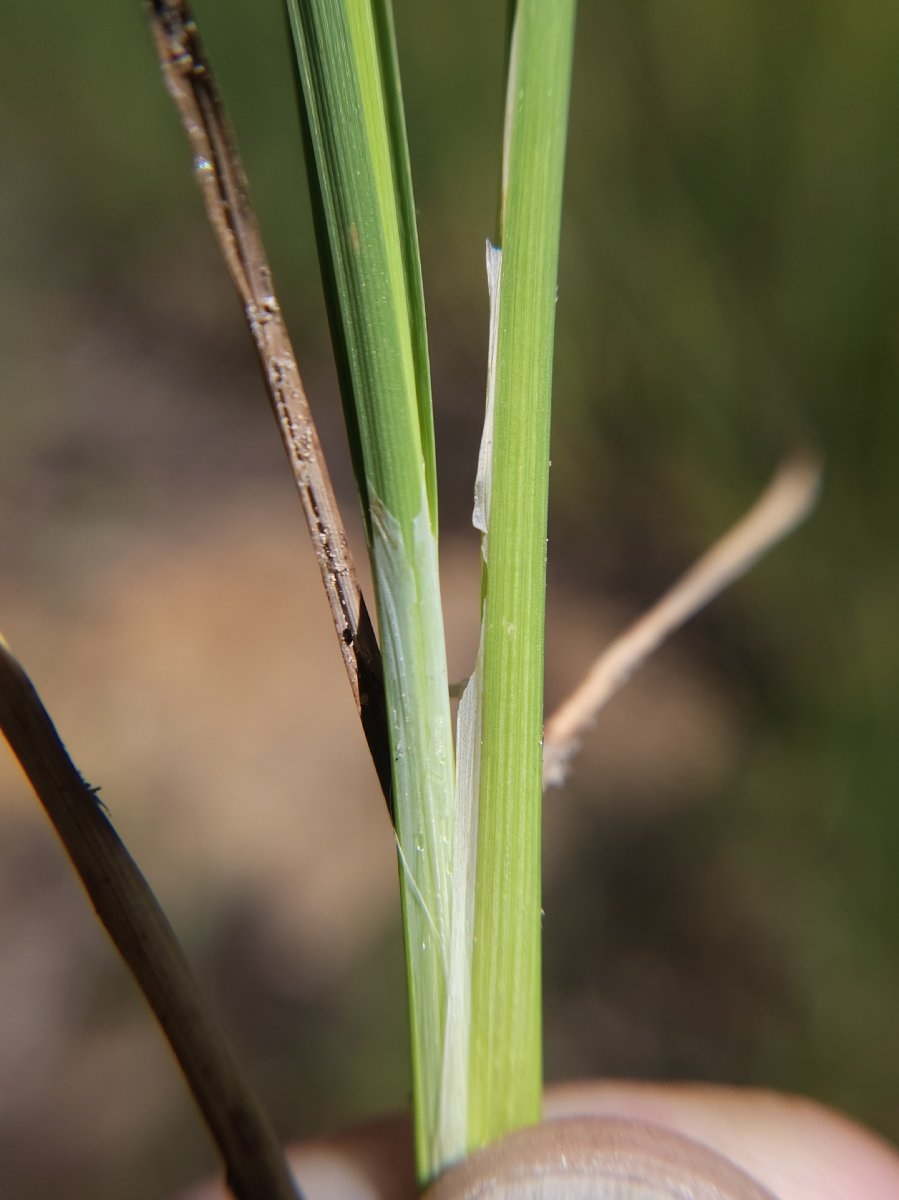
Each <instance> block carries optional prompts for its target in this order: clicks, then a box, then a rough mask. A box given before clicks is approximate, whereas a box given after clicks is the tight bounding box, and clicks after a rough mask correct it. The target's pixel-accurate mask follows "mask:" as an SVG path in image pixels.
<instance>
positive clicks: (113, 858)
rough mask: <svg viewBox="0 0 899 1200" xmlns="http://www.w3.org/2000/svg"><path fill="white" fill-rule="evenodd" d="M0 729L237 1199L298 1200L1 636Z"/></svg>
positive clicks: (118, 845)
mask: <svg viewBox="0 0 899 1200" xmlns="http://www.w3.org/2000/svg"><path fill="white" fill-rule="evenodd" d="M0 728H2V730H3V733H4V734H5V736H6V739H7V741H8V742H9V744H10V747H11V748H12V751H13V753H14V754H15V756H16V758H18V760H19V762H20V763H21V765H22V769H23V770H24V772H25V774H26V775H27V776H28V779H29V780H30V782H31V785H32V787H33V788H34V790H35V792H36V793H37V795H38V798H39V799H40V801H41V803H42V804H43V806H44V810H45V811H46V813H47V816H48V817H49V818H50V821H51V822H52V824H53V827H54V828H55V830H56V832H57V834H58V835H59V838H60V841H61V842H62V844H63V846H64V847H65V849H66V852H67V854H68V855H69V858H70V859H71V860H72V863H73V865H74V867H75V870H76V871H77V872H78V875H79V876H80V878H81V882H82V883H83V884H84V887H85V889H86V890H87V893H88V895H89V897H90V899H91V902H92V904H93V906H94V908H95V909H96V912H97V915H98V917H99V918H100V920H101V921H102V923H103V925H104V926H105V928H106V930H107V932H108V933H109V936H110V937H111V938H112V941H113V943H114V945H115V947H116V949H117V950H118V952H119V954H120V955H121V956H122V958H123V959H124V960H125V963H126V964H127V966H128V968H129V970H130V971H131V973H132V975H133V976H134V978H135V980H136V981H137V984H138V986H139V987H140V989H141V991H142V992H143V994H144V996H145V997H146V999H147V1003H148V1004H149V1005H150V1007H151V1009H152V1010H153V1013H154V1014H155V1016H156V1019H157V1020H158V1021H159V1024H160V1025H161V1026H162V1031H163V1033H164V1034H165V1036H166V1038H167V1039H168V1042H169V1045H170V1046H171V1048H172V1051H173V1052H174V1055H175V1058H176V1059H177V1060H178V1064H179V1066H180V1067H181V1070H182V1071H183V1073H184V1077H185V1079H186V1080H187V1084H188V1086H189V1088H190V1090H191V1092H192V1093H193V1096H194V1099H195V1100H196V1102H197V1106H198V1107H199V1109H200V1112H201V1114H202V1116H203V1120H204V1121H205V1123H206V1125H207V1127H208V1129H209V1131H210V1133H211V1134H212V1137H213V1139H214V1140H215V1143H216V1145H217V1146H218V1148H219V1152H220V1153H221V1156H222V1159H223V1161H224V1163H225V1168H226V1172H227V1179H228V1186H229V1187H230V1189H231V1191H232V1192H233V1193H234V1195H235V1196H236V1197H237V1198H238V1200H298V1197H299V1192H298V1190H297V1189H296V1187H295V1185H294V1184H293V1181H292V1179H291V1176H290V1172H289V1170H288V1168H287V1164H286V1161H285V1159H284V1154H283V1152H282V1150H281V1146H280V1144H279V1142H278V1138H277V1136H276V1135H275V1132H274V1129H273V1128H272V1127H271V1124H270V1123H269V1120H268V1118H267V1116H266V1115H265V1112H264V1110H263V1108H262V1105H261V1104H260V1102H259V1100H258V1099H257V1097H256V1095H255V1093H254V1091H253V1089H252V1087H251V1086H250V1084H249V1083H248V1082H247V1080H246V1079H245V1078H244V1076H243V1073H242V1071H241V1070H240V1068H239V1066H238V1064H237V1062H236V1060H235V1058H234V1056H233V1054H232V1053H231V1050H230V1048H229V1046H228V1044H227V1042H226V1041H225V1039H224V1037H223V1035H222V1033H221V1031H220V1030H219V1028H218V1026H217V1025H216V1023H215V1021H214V1019H213V1017H212V1015H211V1014H210V1012H209V1010H208V1008H207V1006H206V1004H205V1001H204V1000H203V997H202V995H201V993H200V990H199V988H198V987H197V983H196V981H195V979H194V977H193V974H192V973H191V970H190V966H189V964H188V962H187V959H186V957H185V955H184V951H183V950H182V949H181V947H180V945H179V944H178V941H177V939H176V937H175V934H174V932H173V930H172V927H171V925H169V922H168V920H167V919H166V917H165V914H164V913H163V911H162V909H161V908H160V907H159V903H158V902H157V900H156V897H155V896H154V895H153V893H152V891H151V890H150V887H149V884H148V883H147V881H146V880H145V879H144V877H143V875H142V874H141V873H140V871H139V870H138V868H137V866H136V864H135V862H134V860H133V859H132V858H131V856H130V855H129V853H128V851H127V850H126V849H125V846H124V845H123V844H122V842H121V841H120V840H119V837H118V835H117V834H116V832H115V830H114V829H113V827H112V825H111V824H110V822H109V820H108V819H107V817H106V815H105V813H104V811H103V807H102V805H101V804H100V802H99V800H98V799H97V795H96V793H95V791H94V790H93V789H92V788H90V787H88V785H87V784H86V783H85V782H84V780H83V779H82V777H81V775H80V774H79V772H78V770H77V768H76V767H75V765H74V763H73V762H72V760H71V759H70V758H69V755H68V753H67V752H66V748H65V746H64V745H63V744H62V741H61V740H60V737H59V734H58V733H57V732H56V728H55V727H54V725H53V722H52V721H51V719H50V716H49V714H48V713H47V710H46V709H45V708H44V706H43V704H42V702H41V699H40V697H39V696H38V694H37V692H36V691H35V689H34V686H33V685H32V683H31V680H30V679H29V678H28V676H27V675H26V673H25V671H24V669H23V668H22V666H21V665H20V663H19V662H18V660H17V659H16V658H15V657H14V656H13V654H12V652H11V651H10V650H9V647H8V646H7V645H6V643H5V642H4V641H3V639H2V638H0Z"/></svg>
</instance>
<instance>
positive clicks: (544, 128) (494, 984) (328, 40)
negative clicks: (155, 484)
mask: <svg viewBox="0 0 899 1200" xmlns="http://www.w3.org/2000/svg"><path fill="white" fill-rule="evenodd" d="M286 2H287V12H288V17H289V24H290V29H291V32H292V36H293V43H294V47H295V52H296V62H297V76H298V81H299V88H298V90H299V94H300V97H301V110H302V118H303V128H304V136H305V143H306V152H307V161H308V165H309V176H310V186H311V191H312V195H313V210H314V214H315V223H316V234H317V239H318V244H319V256H320V262H321V267H322V276H323V280H324V288H325V295H326V299H327V304H328V313H329V320H330V325H331V332H332V341H333V344H334V348H335V355H336V359H337V366H338V374H339V379H340V385H341V391H342V396H343V402H344V410H345V417H346V424H347V429H348V433H349V439H350V445H351V451H352V455H353V462H354V467H355V471H356V477H357V484H358V489H359V493H360V497H361V502H362V512H363V520H364V528H365V533H366V538H367V544H368V550H369V555H370V559H371V564H372V572H373V577H374V581H375V598H376V608H377V615H378V623H379V628H380V635H381V651H382V657H383V669H384V682H385V692H386V702H387V719H388V730H389V740H390V753H391V763H392V802H393V816H394V823H395V827H396V838H397V850H398V860H399V877H400V889H401V899H402V909H403V921H404V930H405V947H406V965H407V984H408V995H409V1014H410V1032H411V1050H412V1082H413V1108H414V1122H415V1147H416V1162H417V1169H418V1174H419V1178H420V1179H421V1181H422V1182H426V1181H427V1180H429V1179H431V1178H433V1177H434V1176H435V1175H436V1174H438V1173H439V1172H440V1170H441V1169H442V1168H443V1167H444V1166H446V1165H447V1163H449V1162H452V1161H454V1160H456V1159H458V1158H461V1157H463V1156H464V1155H465V1154H466V1153H467V1152H468V1151H469V1150H471V1149H473V1148H476V1147H479V1146H481V1145H483V1144H485V1143H486V1142H488V1141H491V1140H493V1139H494V1138H497V1137H499V1136H501V1135H502V1134H503V1133H505V1132H506V1131H508V1130H511V1129H513V1128H516V1127H518V1126H521V1125H525V1124H528V1123H531V1122H533V1121H536V1120H537V1119H538V1118H539V1114H540V1094H541V1083H542V1039H541V999H540V805H541V795H542V783H541V777H542V754H541V740H542V726H543V626H544V596H545V559H546V510H547V485H548V471H549V415H550V392H551V380H552V347H553V329H554V314H555V302H556V274H557V261H558V245H559V221H560V205H561V191H562V175H563V163H564V148H565V136H566V124H567V109H568V94H569V81H570V72H571V57H572V45H573V30H574V15H575V4H574V0H516V2H515V3H513V4H512V5H511V8H510V16H509V28H508V47H507V88H506V93H507V99H506V113H505V128H504V140H503V151H502V155H503V158H502V186H501V196H500V200H499V206H498V207H499V218H498V228H497V230H496V234H495V243H496V244H495V245H491V246H490V247H489V248H488V276H489V288H490V325H491V335H490V356H489V371H488V389H487V391H488V395H487V406H486V408H487V412H486V419H485V427H484V435H483V440H482V446H481V453H480V458H479V463H478V468H477V482H476V487H475V513H474V523H475V525H476V527H477V528H478V529H479V530H480V534H481V548H482V586H481V640H480V647H479V651H478V655H477V662H476V664H475V668H474V670H473V673H472V675H471V678H470V680H469V682H468V684H467V686H466V688H465V691H464V693H463V696H462V699H461V701H460V705H459V714H458V728H457V737H456V742H455V747H454V742H453V736H452V728H451V716H450V702H449V687H448V679H447V671H446V653H445V643H444V631H443V618H442V613H441V605H440V588H439V574H438V524H437V481H436V463H435V452H434V433H433V417H432V411H431V387H430V377H429V367H428V347H427V331H426V327H425V312H424V301H423V288H422V280H421V269H420V261H419V252H418V238H417V232H416V225H415V208H414V203H413V198H412V183H411V172H410V166H409V156H408V150H407V143H406V132H405V123H404V116H403V104H402V93H401V88H400V78H399V70H398V65H397V54H396V46H395V38H394V30H393V18H392V13H391V8H390V3H389V0H286Z"/></svg>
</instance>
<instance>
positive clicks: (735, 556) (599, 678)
mask: <svg viewBox="0 0 899 1200" xmlns="http://www.w3.org/2000/svg"><path fill="white" fill-rule="evenodd" d="M820 482H821V467H820V464H819V463H817V462H815V461H813V460H812V459H810V458H807V457H799V458H794V459H791V460H789V461H788V462H786V463H784V464H783V465H782V466H781V467H780V469H779V470H778V471H777V473H776V475H775V476H774V478H773V479H772V480H771V482H770V483H769V485H768V487H767V488H766V489H765V491H764V492H763V493H762V495H761V496H760V497H759V498H758V500H757V501H756V502H755V504H754V505H753V506H752V508H751V509H750V510H749V512H748V513H746V515H745V516H744V517H742V518H741V520H739V521H738V522H737V524H736V525H734V526H733V527H732V528H731V529H730V530H728V532H727V533H726V534H725V535H724V536H723V537H722V538H720V539H719V540H718V541H717V542H715V544H714V545H713V546H712V547H711V548H710V549H709V550H707V551H706V552H705V554H703V556H702V558H700V559H699V561H698V562H696V563H694V565H693V566H692V567H691V568H690V569H689V570H688V571H687V572H686V574H684V575H682V576H681V578H680V579H679V580H678V581H677V583H675V584H674V586H673V587H672V588H671V589H670V590H669V591H667V592H666V593H665V595H664V596H663V597H662V598H661V600H659V601H658V603H656V604H655V605H653V607H652V608H651V609H650V610H649V611H648V612H645V613H644V614H643V615H642V616H641V617H638V618H637V620H636V621H635V622H634V623H633V624H632V625H630V626H629V627H628V628H627V629H626V630H625V631H624V633H622V634H620V635H619V636H618V637H617V638H616V639H615V640H614V641H613V642H612V644H611V645H610V646H608V647H607V648H606V649H605V650H604V651H603V652H602V654H600V655H599V657H598V658H597V659H596V661H595V662H594V663H593V666H592V667H591V668H590V670H589V671H588V672H587V674H586V675H585V676H584V678H583V680H582V681H581V683H580V684H579V685H578V686H577V687H576V688H575V690H574V691H573V692H572V693H571V695H570V696H569V697H568V699H567V700H565V701H564V702H563V703H562V704H561V705H560V707H559V708H558V709H556V711H555V712H554V713H553V715H552V716H551V717H550V718H549V720H548V721H547V722H546V726H545V729H544V737H543V786H544V788H547V787H554V786H559V785H561V784H562V783H564V782H565V778H566V776H567V773H568V767H569V764H570V762H571V759H572V758H573V756H574V755H575V754H576V753H577V751H578V749H579V748H580V744H581V741H582V740H583V737H584V735H585V733H586V732H587V730H588V729H589V728H590V726H591V725H592V724H593V722H594V720H595V719H596V715H597V713H598V712H599V710H600V709H601V708H602V707H603V705H605V704H607V703H608V702H609V700H611V698H612V697H613V696H614V695H615V693H616V692H618V691H619V690H620V689H621V688H622V687H623V686H624V685H625V684H626V683H627V681H628V680H629V679H630V677H631V676H632V675H633V673H634V671H636V670H637V668H638V667H640V666H642V664H643V663H644V662H645V661H646V659H647V658H648V657H649V656H650V655H651V654H652V653H653V651H654V650H657V649H658V647H659V646H660V645H661V644H662V642H664V641H665V639H666V638H668V637H670V635H671V634H672V633H674V631H675V630H676V629H678V628H680V626H681V625H683V624H684V623H685V622H686V621H688V620H689V619H690V618H691V617H692V616H694V615H695V614H696V613H697V612H699V610H700V609H701V608H703V607H704V606H705V605H706V604H708V603H709V601H710V600H713V599H714V598H715V596H717V595H718V594H719V593H720V592H722V591H724V589H725V588H726V587H729V586H730V584H732V583H733V582H734V581H735V580H737V579H739V578H740V576H741V575H745V574H746V572H747V571H748V570H749V569H750V567H752V566H753V565H754V564H755V563H756V562H757V561H758V559H759V558H761V556H762V555H763V554H765V553H766V552H767V551H768V550H770V549H771V547H772V546H774V545H776V544H777V543H778V542H779V541H781V539H783V538H785V537H786V536H787V534H789V533H791V532H792V531H793V530H794V529H795V528H796V526H797V525H799V524H801V523H802V522H803V521H804V520H805V518H806V517H807V516H808V514H809V513H810V512H811V510H812V508H813V507H814V504H815V500H816V499H817V496H818V489H819V486H820Z"/></svg>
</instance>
